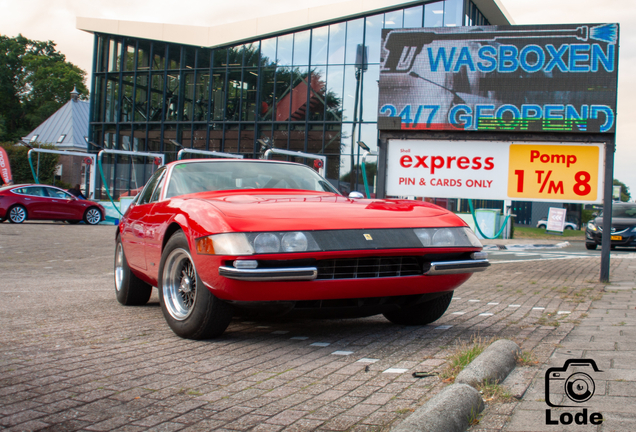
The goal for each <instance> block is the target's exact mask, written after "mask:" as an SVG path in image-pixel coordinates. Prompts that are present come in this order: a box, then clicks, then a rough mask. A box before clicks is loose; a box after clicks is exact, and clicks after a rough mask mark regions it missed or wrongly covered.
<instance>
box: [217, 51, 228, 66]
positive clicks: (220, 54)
mask: <svg viewBox="0 0 636 432" xmlns="http://www.w3.org/2000/svg"><path fill="white" fill-rule="evenodd" d="M227 51H228V50H227V49H215V50H214V67H221V66H227Z"/></svg>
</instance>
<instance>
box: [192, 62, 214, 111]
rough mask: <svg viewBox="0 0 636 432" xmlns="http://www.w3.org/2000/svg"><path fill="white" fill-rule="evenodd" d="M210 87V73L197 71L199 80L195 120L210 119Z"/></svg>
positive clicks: (195, 102)
mask: <svg viewBox="0 0 636 432" xmlns="http://www.w3.org/2000/svg"><path fill="white" fill-rule="evenodd" d="M209 89H210V74H208V73H202V72H199V73H197V82H196V86H195V94H194V114H193V120H194V121H207V120H208V98H209V97H208V96H209Z"/></svg>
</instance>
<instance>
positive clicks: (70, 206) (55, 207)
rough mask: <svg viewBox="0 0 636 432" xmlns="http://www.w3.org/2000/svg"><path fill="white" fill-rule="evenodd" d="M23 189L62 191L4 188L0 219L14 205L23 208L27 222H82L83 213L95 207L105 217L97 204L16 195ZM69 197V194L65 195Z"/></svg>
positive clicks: (86, 201)
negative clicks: (17, 191)
mask: <svg viewBox="0 0 636 432" xmlns="http://www.w3.org/2000/svg"><path fill="white" fill-rule="evenodd" d="M23 188H48V189H52V190H55V191H59V192H64V193H65V194H67V193H66V192H65V191H64V190H63V189H60V188H56V187H54V186H48V185H37V184H22V185H13V186H9V187H7V186H5V187H3V188H2V190H0V219H6V218H7V216H8V211H9V209H10V208H11V207H13V206H15V205H21V206H23V207H24V208H25V209H26V211H27V219H29V220H78V221H80V220H82V219H83V218H84V213H85V212H86V210H87V209H88V208H90V207H97V208H99V210H100V211H101V212H102V217H104V216H105V215H106V210H105V209H104V207H103V206H101V205H100V204H99V203H96V202H93V201H88V200H83V199H79V198H75V197H72V198H69V199H66V198H58V197H51V196H37V195H26V194H20V193H16V192H15V191H16V190H19V189H23ZM67 195H69V196H70V194H67Z"/></svg>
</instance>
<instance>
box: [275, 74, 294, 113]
mask: <svg viewBox="0 0 636 432" xmlns="http://www.w3.org/2000/svg"><path fill="white" fill-rule="evenodd" d="M291 78H292V71H291V69H290V68H285V67H282V68H281V67H279V68H277V69H276V89H275V93H274V96H275V102H274V103H275V105H276V114H275V115H276V120H277V121H287V120H289V110H290V101H291Z"/></svg>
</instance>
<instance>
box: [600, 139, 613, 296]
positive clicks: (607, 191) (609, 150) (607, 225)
mask: <svg viewBox="0 0 636 432" xmlns="http://www.w3.org/2000/svg"><path fill="white" fill-rule="evenodd" d="M615 143H616V135H615V134H612V135H611V138H610V139H609V140H607V142H606V143H605V179H604V184H603V237H602V243H601V276H600V281H601V282H603V283H608V282H609V281H610V250H611V242H612V239H611V237H612V199H613V198H612V192H613V188H612V186H613V184H614V151H615Z"/></svg>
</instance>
